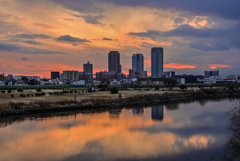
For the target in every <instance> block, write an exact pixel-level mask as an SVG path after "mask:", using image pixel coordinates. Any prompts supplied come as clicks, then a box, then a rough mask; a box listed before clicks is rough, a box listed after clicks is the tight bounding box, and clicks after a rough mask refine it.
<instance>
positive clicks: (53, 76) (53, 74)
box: [51, 72, 60, 79]
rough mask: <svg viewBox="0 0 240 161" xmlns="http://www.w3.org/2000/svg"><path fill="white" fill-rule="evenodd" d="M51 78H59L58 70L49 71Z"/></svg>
mask: <svg viewBox="0 0 240 161" xmlns="http://www.w3.org/2000/svg"><path fill="white" fill-rule="evenodd" d="M51 79H60V75H59V72H51Z"/></svg>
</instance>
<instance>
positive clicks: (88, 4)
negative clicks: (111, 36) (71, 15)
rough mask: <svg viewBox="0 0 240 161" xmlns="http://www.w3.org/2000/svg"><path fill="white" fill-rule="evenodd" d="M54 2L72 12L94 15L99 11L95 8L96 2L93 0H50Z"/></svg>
mask: <svg viewBox="0 0 240 161" xmlns="http://www.w3.org/2000/svg"><path fill="white" fill-rule="evenodd" d="M50 1H52V2H55V3H58V4H61V5H63V6H64V7H66V8H69V9H71V10H75V11H79V12H85V13H90V12H91V13H93V12H98V10H97V9H96V8H95V6H94V2H93V1H92V0H81V1H79V0H68V1H66V0H50Z"/></svg>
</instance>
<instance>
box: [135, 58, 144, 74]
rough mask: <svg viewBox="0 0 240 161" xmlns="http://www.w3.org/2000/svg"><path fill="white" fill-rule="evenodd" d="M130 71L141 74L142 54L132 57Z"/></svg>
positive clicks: (142, 67)
mask: <svg viewBox="0 0 240 161" xmlns="http://www.w3.org/2000/svg"><path fill="white" fill-rule="evenodd" d="M132 69H134V71H135V72H136V73H139V74H142V73H143V71H144V56H143V54H133V55H132Z"/></svg>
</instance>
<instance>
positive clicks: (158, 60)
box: [151, 47, 163, 78]
mask: <svg viewBox="0 0 240 161" xmlns="http://www.w3.org/2000/svg"><path fill="white" fill-rule="evenodd" d="M151 72H152V78H160V77H162V75H163V48H161V47H154V48H152V50H151Z"/></svg>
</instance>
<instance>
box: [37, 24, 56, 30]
mask: <svg viewBox="0 0 240 161" xmlns="http://www.w3.org/2000/svg"><path fill="white" fill-rule="evenodd" d="M33 25H34V26H37V27H41V28H43V29H56V28H55V27H53V26H50V25H46V24H42V23H33Z"/></svg>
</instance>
